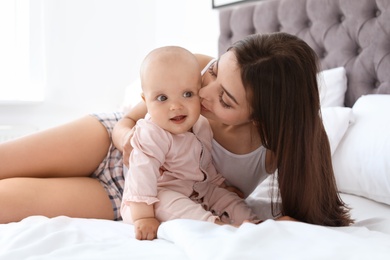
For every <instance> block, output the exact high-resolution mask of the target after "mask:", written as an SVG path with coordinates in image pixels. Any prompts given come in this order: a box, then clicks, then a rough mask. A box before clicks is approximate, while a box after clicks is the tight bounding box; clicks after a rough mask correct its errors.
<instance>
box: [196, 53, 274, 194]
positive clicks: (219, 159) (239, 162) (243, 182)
mask: <svg viewBox="0 0 390 260" xmlns="http://www.w3.org/2000/svg"><path fill="white" fill-rule="evenodd" d="M215 61H216V59H213V60H211V61H210V62H209V63H208V64H207V66H206V67H205V68H204V69H203V70H202V75H203V74H204V73H205V72H206V71H207V70H208V68H209V67H210V65H211V64H212V63H213V62H215ZM266 151H267V149H265V147H264V146H260V147H259V148H257V149H256V150H254V151H253V152H250V153H248V154H234V153H231V152H230V151H228V150H226V149H225V148H224V147H223V146H222V145H220V144H219V143H218V142H217V141H215V140H213V150H212V156H213V161H214V165H215V167H216V168H217V171H218V172H219V173H221V174H222V175H223V176H224V177H225V178H226V181H227V183H228V184H229V185H232V186H234V187H236V188H238V189H239V190H241V191H242V192H243V193H244V195H245V197H248V196H249V194H251V193H252V191H253V190H254V189H255V188H256V187H257V185H259V183H261V182H262V181H264V180H265V179H266V178H267V177H268V176H269V174H268V173H267V171H266V170H265V156H266Z"/></svg>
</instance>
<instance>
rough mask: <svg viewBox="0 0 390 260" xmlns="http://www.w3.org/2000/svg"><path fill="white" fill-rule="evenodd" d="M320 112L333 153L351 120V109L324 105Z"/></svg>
mask: <svg viewBox="0 0 390 260" xmlns="http://www.w3.org/2000/svg"><path fill="white" fill-rule="evenodd" d="M321 114H322V122H323V124H324V127H325V131H326V134H327V135H328V139H329V143H330V150H331V154H332V155H333V154H334V152H335V151H336V148H337V146H338V145H339V143H340V141H341V139H342V138H343V136H344V134H345V133H346V131H347V129H348V126H349V125H350V124H351V123H352V122H353V114H352V109H351V108H349V107H324V108H321Z"/></svg>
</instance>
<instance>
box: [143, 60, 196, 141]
mask: <svg viewBox="0 0 390 260" xmlns="http://www.w3.org/2000/svg"><path fill="white" fill-rule="evenodd" d="M147 74H148V75H147V77H145V80H144V82H143V86H142V87H143V96H144V100H145V102H146V106H147V108H148V113H149V114H150V116H151V120H152V121H153V122H154V123H156V124H157V125H158V126H160V127H161V128H163V129H165V130H166V131H169V132H171V133H173V134H181V133H184V132H187V131H189V130H191V128H192V126H193V125H194V124H195V122H196V121H197V120H198V119H199V115H200V100H199V96H198V92H199V89H200V85H201V77H200V72H199V71H194V72H192V71H191V72H190V71H188V68H186V66H179V67H176V68H175V69H174V70H172V69H170V70H169V69H164V68H161V69H154V70H153V71H149V72H148V73H147Z"/></svg>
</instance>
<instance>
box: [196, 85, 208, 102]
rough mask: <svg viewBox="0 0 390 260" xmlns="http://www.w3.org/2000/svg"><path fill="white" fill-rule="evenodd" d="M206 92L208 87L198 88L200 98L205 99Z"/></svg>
mask: <svg viewBox="0 0 390 260" xmlns="http://www.w3.org/2000/svg"><path fill="white" fill-rule="evenodd" d="M207 92H208V87H207V86H205V87H202V88H201V89H200V90H199V93H198V94H199V97H200V98H202V99H207Z"/></svg>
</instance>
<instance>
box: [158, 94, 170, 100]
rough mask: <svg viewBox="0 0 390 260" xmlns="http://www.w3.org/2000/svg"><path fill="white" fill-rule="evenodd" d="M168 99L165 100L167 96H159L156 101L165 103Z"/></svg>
mask: <svg viewBox="0 0 390 260" xmlns="http://www.w3.org/2000/svg"><path fill="white" fill-rule="evenodd" d="M167 99H168V98H167V96H165V95H160V96H158V97H157V100H158V101H165V100H167Z"/></svg>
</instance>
